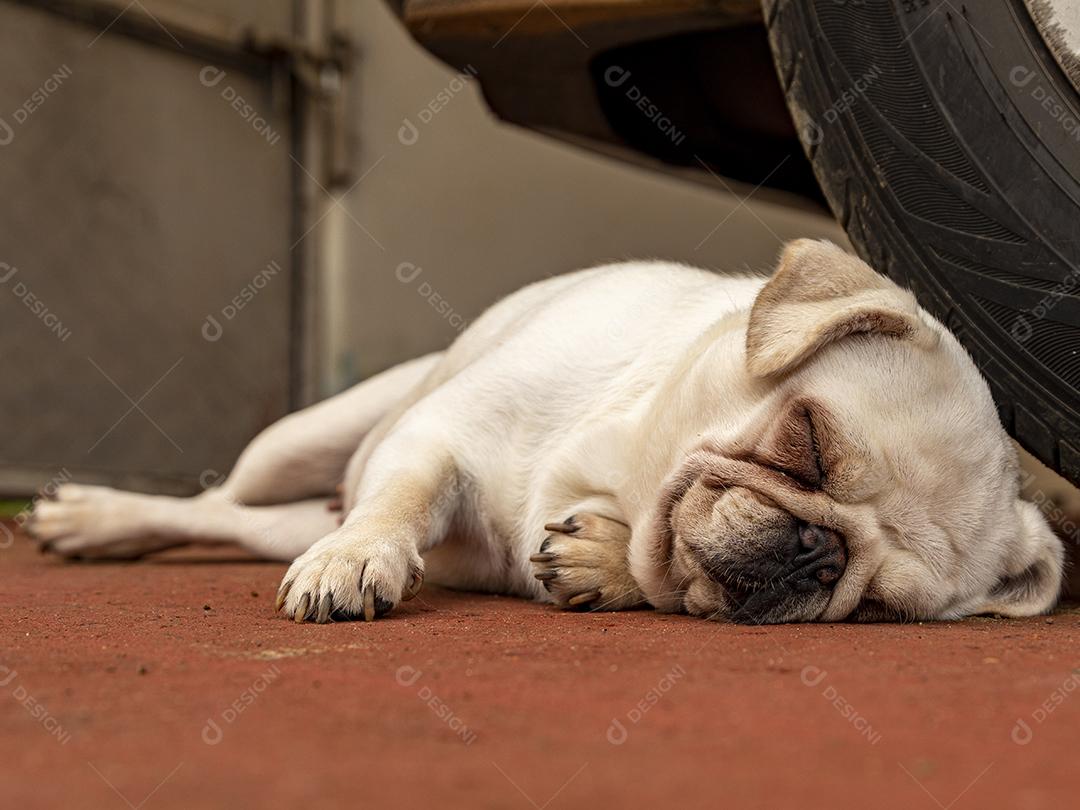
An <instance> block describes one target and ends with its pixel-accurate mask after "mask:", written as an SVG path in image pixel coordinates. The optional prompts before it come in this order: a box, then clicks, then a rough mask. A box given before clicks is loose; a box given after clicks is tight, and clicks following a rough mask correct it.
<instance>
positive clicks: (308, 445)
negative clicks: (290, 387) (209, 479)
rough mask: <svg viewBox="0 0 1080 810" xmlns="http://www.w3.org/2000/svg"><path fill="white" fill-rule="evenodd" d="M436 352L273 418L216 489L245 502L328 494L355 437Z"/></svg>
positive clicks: (404, 393)
mask: <svg viewBox="0 0 1080 810" xmlns="http://www.w3.org/2000/svg"><path fill="white" fill-rule="evenodd" d="M441 356H442V354H441V353H435V354H429V355H425V356H424V357H420V358H418V359H416V360H410V361H409V362H407V363H402V364H401V365H398V366H394V367H393V368H391V369H389V370H387V371H384V372H382V373H381V374H376V375H375V376H374V377H371V378H370V379H367V380H365V381H364V382H362V383H360V384H359V385H355V386H353V387H352V388H350V389H348V390H347V391H343V392H342V393H340V394H338V395H336V396H333V397H330V399H327V400H324V401H322V402H319V403H317V404H315V405H312V406H310V407H308V408H305V409H304V410H302V411H297V412H296V413H293V414H289V415H288V416H286V417H284V418H283V419H280V420H278V421H277V422H275V423H274V424H272V425H271V426H270V427H268V428H267V429H266V430H264V431H263V432H262V433H260V434H259V435H258V436H256V437H255V438H254V440H252V442H251V444H249V445H248V446H247V447H246V448H244V451H243V452H242V453H241V454H240V458H239V459H238V460H237V462H236V465H235V466H234V467H233V470H232V472H231V473H230V474H229V477H228V478H226V479H225V481H224V483H223V484H222V485H221V490H222V492H223V493H224V494H225V495H226V496H227V497H228V499H229V500H231V501H235V502H238V503H243V504H248V505H256V504H273V503H290V502H292V501H298V500H302V499H304V498H317V497H324V496H329V495H331V494H333V492H334V489H335V487H337V486H338V484H340V483H341V482H342V479H343V477H344V474H345V466H346V464H348V462H349V458H350V457H351V456H352V454H353V453H354V452H355V451H356V448H357V447H358V446H359V445H360V441H361V440H362V439H363V438H364V436H365V435H367V433H368V432H369V431H371V429H372V428H374V427H375V425H376V424H378V423H379V421H380V420H381V419H382V418H383V417H384V416H386V415H387V414H388V413H390V412H391V411H393V410H394V408H395V407H396V406H397V405H398V403H399V402H401V401H402V400H403V399H405V398H407V397H408V395H409V394H410V392H411V391H412V390H413V389H415V388H416V387H417V386H419V385H420V384H421V383H422V382H423V380H424V378H425V377H427V376H428V374H429V373H430V372H431V371H432V369H434V368H435V366H436V365H437V364H438V362H439V358H440V357H441Z"/></svg>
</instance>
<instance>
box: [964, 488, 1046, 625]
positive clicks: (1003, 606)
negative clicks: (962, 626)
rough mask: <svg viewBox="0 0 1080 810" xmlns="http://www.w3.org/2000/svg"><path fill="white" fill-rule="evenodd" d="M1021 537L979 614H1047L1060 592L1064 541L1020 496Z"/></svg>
mask: <svg viewBox="0 0 1080 810" xmlns="http://www.w3.org/2000/svg"><path fill="white" fill-rule="evenodd" d="M1016 509H1017V513H1018V515H1019V518H1020V520H1019V529H1018V532H1019V536H1018V537H1017V538H1016V540H1015V543H1014V546H1015V551H1014V552H1013V553H1012V554H1011V555H1010V558H1009V559H1008V560H1006V566H1007V570H1006V571H1005V573H1004V575H1002V577H1001V578H1000V579H999V580H998V583H997V585H995V586H994V588H993V589H992V590H991V591H990V593H989V594H988V595H987V597H986V601H985V603H984V604H983V605H982V606H981V607H980V608H979V610H978V611H977V612H978V613H999V614H1001V615H1002V616H1009V617H1014V618H1019V617H1022V616H1037V615H1038V614H1040V613H1045V612H1046V611H1048V610H1050V608H1052V607H1053V606H1054V603H1055V602H1057V598H1058V594H1059V593H1060V592H1061V583H1062V580H1061V577H1062V561H1063V558H1064V556H1065V552H1064V550H1063V549H1062V547H1061V541H1060V540H1058V538H1057V537H1056V536H1055V535H1054V533H1053V532H1052V531H1051V530H1050V526H1049V524H1047V522H1046V518H1045V517H1043V514H1042V512H1040V511H1039V508H1038V507H1037V506H1035V504H1033V503H1029V502H1028V501H1024V500H1020V499H1017V501H1016Z"/></svg>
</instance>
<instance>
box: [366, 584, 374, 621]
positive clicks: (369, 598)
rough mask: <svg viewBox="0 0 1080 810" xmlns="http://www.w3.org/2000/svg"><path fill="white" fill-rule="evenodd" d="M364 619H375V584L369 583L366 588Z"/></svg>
mask: <svg viewBox="0 0 1080 810" xmlns="http://www.w3.org/2000/svg"><path fill="white" fill-rule="evenodd" d="M364 621H365V622H373V621H375V586H374V585H368V586H367V587H366V588H364Z"/></svg>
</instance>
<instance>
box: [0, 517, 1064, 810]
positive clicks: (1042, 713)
mask: <svg viewBox="0 0 1080 810" xmlns="http://www.w3.org/2000/svg"><path fill="white" fill-rule="evenodd" d="M2 538H3V535H0V539H2ZM283 570H284V566H282V565H275V564H266V563H258V562H251V561H247V560H243V559H241V558H239V557H237V556H236V555H228V554H214V555H210V554H209V553H205V552H199V553H198V554H193V553H190V552H189V553H186V554H180V555H174V556H170V557H163V558H160V559H158V560H157V561H155V562H143V563H136V564H123V565H115V564H99V565H91V564H82V565H80V564H64V563H61V562H58V561H56V560H54V559H49V558H44V557H40V556H38V555H37V554H36V553H35V552H34V550H33V548H32V546H31V544H30V543H29V541H27V540H25V539H24V538H22V537H21V536H16V538H15V542H14V544H13V545H11V546H10V547H8V548H6V549H0V575H2V577H3V579H2V582H3V583H4V586H3V589H2V592H0V622H2V636H0V638H2V647H0V763H2V764H3V767H2V768H0V806H2V807H5V808H8V807H10V808H38V807H40V808H58V807H77V808H119V809H122V808H124V807H138V808H140V809H141V810H165V808H193V807H200V808H201V807H209V808H216V807H223V808H224V807H229V808H237V807H285V806H289V807H297V806H304V807H309V808H315V807H318V808H336V807H345V806H348V807H358V808H363V807H374V806H382V807H406V808H409V807H467V808H487V807H490V808H523V810H528V808H529V807H535V808H550V810H557V808H580V807H594V808H595V807H602V808H619V810H622V808H635V807H648V808H654V809H655V808H663V807H670V806H675V807H678V808H698V807H701V808H717V807H721V808H757V807H762V808H788V807H799V808H806V807H823V808H832V809H833V810H839V809H840V808H848V807H851V808H865V807H872V808H874V809H875V810H885V809H886V808H894V807H895V808H905V810H908V809H910V808H915V810H919V808H925V810H934V808H949V810H964V808H987V807H993V808H997V807H1000V808H1042V807H1046V808H1051V807H1052V808H1061V807H1072V806H1075V805H1076V801H1077V795H1078V793H1080V769H1078V768H1075V767H1074V766H1073V765H1072V764H1071V763H1072V760H1073V758H1074V755H1075V753H1076V751H1077V750H1078V745H1080V696H1078V694H1077V693H1078V692H1080V689H1078V688H1077V686H1080V613H1078V612H1076V611H1067V612H1060V613H1058V614H1057V615H1055V616H1054V617H1053V618H1052V619H1045V618H1039V619H1032V620H1028V621H1005V620H992V619H975V620H971V621H967V622H962V623H957V624H934V625H907V626H889V625H875V626H848V625H831V626H830V625H825V626H782V627H763V628H748V627H735V626H725V625H718V624H708V623H705V622H703V621H700V620H695V619H690V618H686V617H678V616H674V617H673V616H659V615H655V614H653V613H650V612H638V613H630V614H567V613H559V612H556V611H553V610H552V609H549V608H546V607H543V606H539V605H534V604H530V603H527V602H521V601H517V600H513V599H506V598H498V597H491V596H477V595H468V594H457V593H452V592H448V591H441V590H438V589H435V588H428V589H425V591H424V592H423V593H422V594H421V598H420V599H417V600H416V601H414V602H411V603H409V604H408V605H406V606H405V607H404V609H400V610H399V611H398V612H396V613H395V614H393V615H392V616H391V617H389V618H387V619H384V620H380V621H378V622H376V623H374V624H371V625H364V624H354V623H348V624H334V625H323V626H319V625H311V624H308V625H295V624H292V623H291V622H288V621H285V620H284V619H282V618H279V617H277V616H275V615H274V614H273V612H272V610H271V601H272V598H273V594H274V592H275V590H276V588H277V584H278V580H279V577H280V575H281V573H282V572H283ZM1018 721H1022V723H1019V722H1018Z"/></svg>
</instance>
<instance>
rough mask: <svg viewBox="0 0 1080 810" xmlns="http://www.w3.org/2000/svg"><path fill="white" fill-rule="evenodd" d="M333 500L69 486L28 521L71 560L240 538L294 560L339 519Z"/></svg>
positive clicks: (132, 555)
mask: <svg viewBox="0 0 1080 810" xmlns="http://www.w3.org/2000/svg"><path fill="white" fill-rule="evenodd" d="M327 504H328V501H327V500H325V499H313V500H308V501H298V502H296V503H290V504H279V505H276V506H243V505H242V504H238V503H234V502H231V501H229V500H228V499H227V498H226V497H225V496H224V495H223V493H222V492H221V491H220V490H209V491H208V492H205V493H203V494H202V495H199V496H197V497H195V498H169V497H162V496H155V495H141V494H138V493H134V492H120V491H118V490H115V489H109V488H108V487H94V486H86V485H81V484H65V485H64V486H63V487H61V488H60V489H59V490H58V491H57V493H56V499H55V500H50V501H45V502H43V503H40V504H38V506H37V508H36V509H35V510H34V514H33V515H32V516H31V518H30V522H29V523H28V524H27V528H28V529H29V531H30V533H31V535H32V536H33V537H35V538H37V539H38V540H40V541H42V551H48V552H52V553H55V554H58V555H60V556H62V557H67V558H69V559H85V560H133V559H138V558H139V557H143V556H145V555H147V554H151V553H153V552H156V551H162V550H163V549H167V548H172V547H175V546H182V545H187V544H189V543H197V544H204V545H216V544H221V543H235V544H237V545H239V546H241V547H243V548H245V549H247V550H248V551H251V552H254V553H255V554H257V555H259V556H260V557H266V558H268V559H276V560H291V559H294V558H295V557H296V556H297V555H298V554H300V553H301V552H303V551H304V549H306V548H307V547H308V546H310V545H311V544H312V543H314V542H315V541H316V540H317V539H319V538H320V537H321V536H323V535H324V534H325V533H326V532H327V531H330V530H331V529H332V528H333V527H334V526H335V525H336V523H337V519H336V516H335V514H334V513H333V512H331V511H330V510H329V509H328V508H327Z"/></svg>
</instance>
